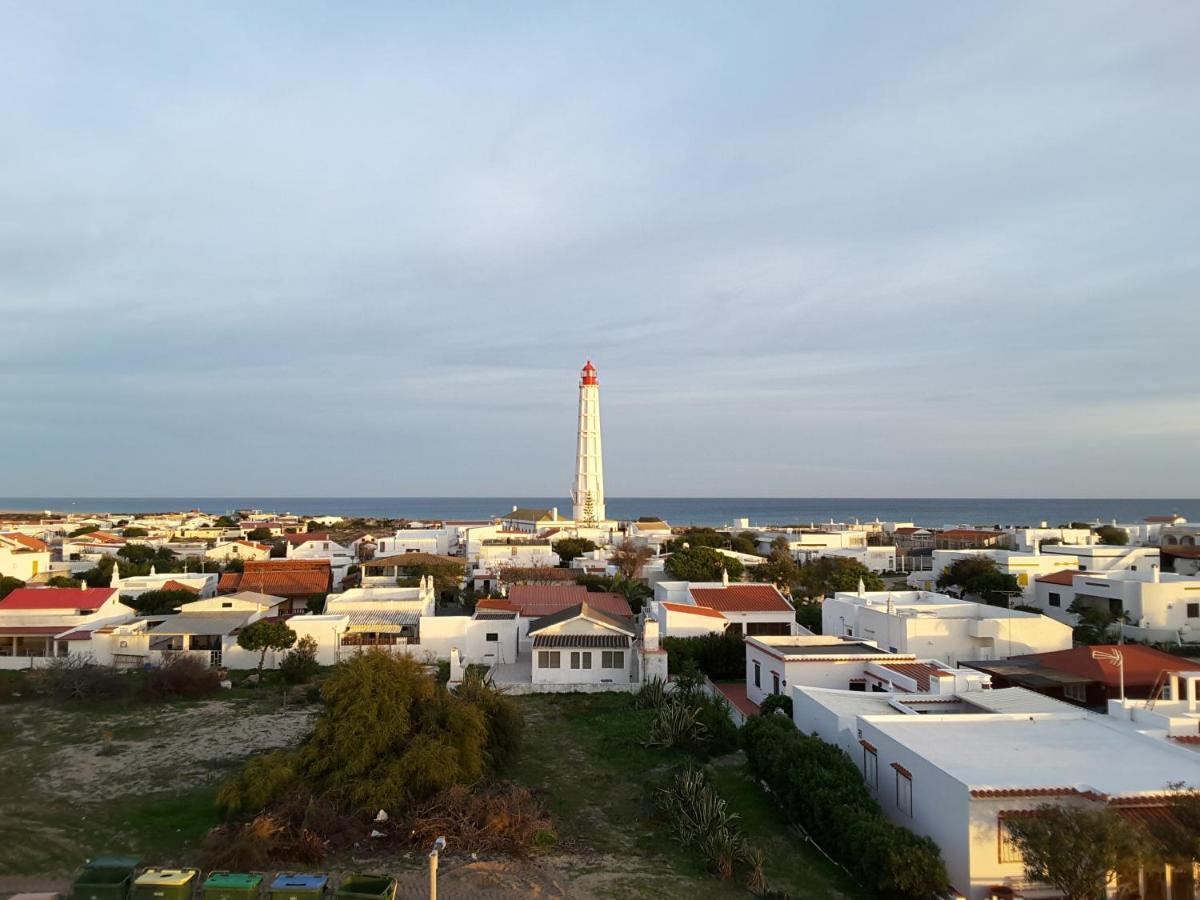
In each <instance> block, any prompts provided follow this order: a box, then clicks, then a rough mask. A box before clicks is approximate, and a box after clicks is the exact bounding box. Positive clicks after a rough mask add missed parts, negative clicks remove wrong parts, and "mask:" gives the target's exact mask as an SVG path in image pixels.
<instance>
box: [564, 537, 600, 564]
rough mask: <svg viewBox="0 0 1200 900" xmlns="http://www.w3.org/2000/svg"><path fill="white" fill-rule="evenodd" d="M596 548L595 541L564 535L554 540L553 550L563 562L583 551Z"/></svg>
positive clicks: (586, 551) (579, 554)
mask: <svg viewBox="0 0 1200 900" xmlns="http://www.w3.org/2000/svg"><path fill="white" fill-rule="evenodd" d="M595 549H596V542H595V541H589V540H588V539H587V538H581V537H565V538H561V539H560V540H557V541H555V542H554V552H555V553H557V554H558V558H559V559H561V560H562V561H563V562H564V563H569V562H570V561H571V560H573V559H576V558H577V557H580V556H583V555H584V554H585V553H591V552H592V551H593V550H595Z"/></svg>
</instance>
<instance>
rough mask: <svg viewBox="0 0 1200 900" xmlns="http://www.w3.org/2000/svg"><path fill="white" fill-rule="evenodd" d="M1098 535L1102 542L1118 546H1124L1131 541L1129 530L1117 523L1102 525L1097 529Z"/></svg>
mask: <svg viewBox="0 0 1200 900" xmlns="http://www.w3.org/2000/svg"><path fill="white" fill-rule="evenodd" d="M1096 537H1098V538H1099V539H1100V543H1102V544H1112V545H1113V546H1116V547H1124V546H1125V545H1126V544H1128V543H1129V532H1128V531H1126V530H1125V529H1124V528H1118V527H1117V526H1116V525H1101V526H1100V527H1099V528H1097V529H1096Z"/></svg>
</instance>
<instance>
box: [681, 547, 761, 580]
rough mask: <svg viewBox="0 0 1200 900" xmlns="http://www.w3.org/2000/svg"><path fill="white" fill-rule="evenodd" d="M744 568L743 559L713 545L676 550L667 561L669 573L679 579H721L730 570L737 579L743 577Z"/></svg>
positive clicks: (731, 576)
mask: <svg viewBox="0 0 1200 900" xmlns="http://www.w3.org/2000/svg"><path fill="white" fill-rule="evenodd" d="M743 568H744V567H743V566H742V564H741V561H739V560H737V559H735V558H734V557H732V556H726V555H725V554H724V553H720V552H718V551H716V550H714V549H713V548H712V547H688V548H687V549H686V550H684V549H679V550H675V551H673V552H672V553H671V556H670V558H668V559H667V562H666V571H667V574H668V575H670V576H671V577H672V578H675V579H677V580H679V581H720V580H721V577H722V575H721V573H722V572H728V573H729V577H730V578H731V579H737V578H740V577H741V575H742V571H743Z"/></svg>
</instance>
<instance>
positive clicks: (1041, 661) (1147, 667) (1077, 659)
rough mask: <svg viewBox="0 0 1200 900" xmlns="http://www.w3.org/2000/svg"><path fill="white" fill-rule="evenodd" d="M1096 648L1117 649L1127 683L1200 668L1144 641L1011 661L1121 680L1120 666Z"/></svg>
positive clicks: (1095, 678) (1103, 679)
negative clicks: (1100, 655) (1100, 656)
mask: <svg viewBox="0 0 1200 900" xmlns="http://www.w3.org/2000/svg"><path fill="white" fill-rule="evenodd" d="M1093 650H1118V651H1120V653H1121V657H1122V662H1123V664H1124V669H1125V686H1126V687H1131V686H1135V685H1136V686H1139V687H1141V686H1149V685H1152V684H1154V682H1155V681H1156V680H1157V679H1158V675H1159V673H1160V672H1163V671H1168V672H1195V671H1200V663H1194V662H1192V661H1191V660H1187V659H1184V658H1183V657H1180V656H1173V655H1171V654H1170V653H1163V652H1162V651H1161V650H1155V649H1154V648H1153V647H1147V646H1145V645H1143V644H1120V645H1117V644H1098V645H1096V646H1094V647H1075V648H1073V649H1071V650H1054V651H1051V652H1050V653H1030V654H1027V655H1025V656H1014V657H1011V658H1010V661H1011V662H1018V663H1036V664H1037V665H1039V666H1044V667H1045V668H1048V669H1055V670H1057V671H1059V672H1067V673H1069V674H1071V675H1078V676H1079V677H1081V678H1087V679H1090V680H1091V681H1099V682H1102V683H1103V684H1106V685H1108V686H1109V687H1114V688H1115V687H1117V685H1118V684H1119V683H1120V678H1121V676H1120V670H1119V669H1118V668H1117V666H1115V665H1114V664H1113V663H1111V662H1109V661H1107V660H1103V659H1093V658H1092V651H1093Z"/></svg>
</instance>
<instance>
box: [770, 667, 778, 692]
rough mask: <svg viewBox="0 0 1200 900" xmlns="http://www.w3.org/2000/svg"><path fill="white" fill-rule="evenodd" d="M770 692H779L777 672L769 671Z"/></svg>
mask: <svg viewBox="0 0 1200 900" xmlns="http://www.w3.org/2000/svg"><path fill="white" fill-rule="evenodd" d="M771 693H772V694H778V693H779V673H778V672H772V673H771Z"/></svg>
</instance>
